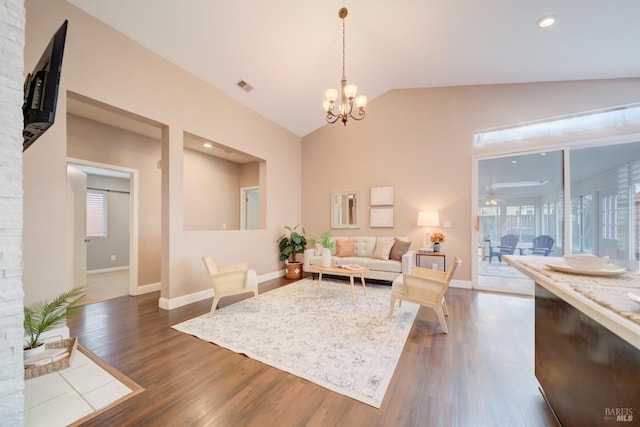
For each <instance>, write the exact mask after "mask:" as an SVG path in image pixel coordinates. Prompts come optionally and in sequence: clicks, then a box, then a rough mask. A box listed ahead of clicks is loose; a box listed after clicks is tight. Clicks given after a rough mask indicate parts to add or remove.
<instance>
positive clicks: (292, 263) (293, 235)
mask: <svg viewBox="0 0 640 427" xmlns="http://www.w3.org/2000/svg"><path fill="white" fill-rule="evenodd" d="M298 227H300V225H296V226H295V227H289V226H288V225H286V226H285V227H284V228H285V229H286V230H287V231H288V232H289V233H288V234H286V233H285V234H283V235H282V236H280V237H279V238H278V249H280V260H281V261H286V266H287V278H289V279H299V278H301V277H302V267H301V263H300V262H299V261H298V260H297V259H296V255H298V254H303V253H304V250H305V249H306V247H307V238H306V236H305V235H306V234H307V232H306V231H305V229H304V227H301V230H300V232H298Z"/></svg>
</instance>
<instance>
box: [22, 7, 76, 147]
mask: <svg viewBox="0 0 640 427" xmlns="http://www.w3.org/2000/svg"><path fill="white" fill-rule="evenodd" d="M68 22H69V21H68V20H66V19H65V21H64V23H63V24H62V26H61V27H60V29H58V31H56V33H55V34H54V35H53V37H52V38H51V41H50V42H49V45H48V46H47V48H46V49H45V51H44V52H43V53H42V56H41V57H40V61H38V63H37V64H36V66H35V68H34V69H33V72H32V73H30V74H29V75H27V78H26V79H25V82H24V104H23V105H22V115H23V117H24V129H23V131H22V136H23V142H22V151H24V150H26V149H27V148H29V147H30V146H31V144H33V143H34V142H35V140H36V139H38V138H39V137H40V135H42V134H43V133H44V132H45V131H46V130H47V129H49V128H50V127H51V125H52V124H53V122H54V121H55V118H56V104H57V102H58V87H59V85H60V72H61V71H62V54H63V53H64V44H65V40H66V38H67V24H68Z"/></svg>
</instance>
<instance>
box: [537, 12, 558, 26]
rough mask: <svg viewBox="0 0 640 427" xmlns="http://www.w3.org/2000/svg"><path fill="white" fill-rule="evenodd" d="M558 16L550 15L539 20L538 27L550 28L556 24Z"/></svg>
mask: <svg viewBox="0 0 640 427" xmlns="http://www.w3.org/2000/svg"><path fill="white" fill-rule="evenodd" d="M556 19H557V17H556V16H553V15H549V16H545V17H542V18H540V19H538V22H537V25H538V27H540V28H548V27H550V26H552V25H553V24H555V23H556Z"/></svg>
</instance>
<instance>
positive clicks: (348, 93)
mask: <svg viewBox="0 0 640 427" xmlns="http://www.w3.org/2000/svg"><path fill="white" fill-rule="evenodd" d="M348 13H349V12H348V11H347V8H346V7H343V8H341V9H340V10H339V11H338V16H339V17H340V19H342V80H341V81H340V89H341V90H340V104H339V105H338V108H337V111H336V112H334V108H335V106H336V105H335V104H336V100H337V99H338V91H337V90H336V89H327V91H326V92H325V93H324V95H325V96H326V97H327V99H326V100H325V101H324V102H323V103H322V106H323V107H324V111H326V112H327V123H331V124H333V123H335V122H337V121H338V120H342V123H344V125H345V126H346V125H347V120H349V117H351V118H352V119H354V120H362V119H364V116H365V112H364V107H365V106H366V105H367V97H366V96H364V95H360V96H356V94H357V93H358V86H356V85H354V84H347V78H346V77H345V72H344V69H345V67H344V58H345V42H344V40H345V37H344V19H345V18H346V17H347V14H348ZM354 98H355V104H356V108H357V111H355V112H354V111H353V103H354ZM336 113H337V114H336ZM354 114H356V115H354Z"/></svg>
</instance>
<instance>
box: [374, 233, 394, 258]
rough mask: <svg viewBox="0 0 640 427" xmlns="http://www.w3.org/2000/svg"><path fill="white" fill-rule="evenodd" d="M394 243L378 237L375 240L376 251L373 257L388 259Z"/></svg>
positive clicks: (390, 239)
mask: <svg viewBox="0 0 640 427" xmlns="http://www.w3.org/2000/svg"><path fill="white" fill-rule="evenodd" d="M394 243H395V241H394V239H392V238H384V237H378V238H377V239H376V249H375V250H374V251H373V257H374V258H376V259H389V252H391V248H392V247H393V245H394Z"/></svg>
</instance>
